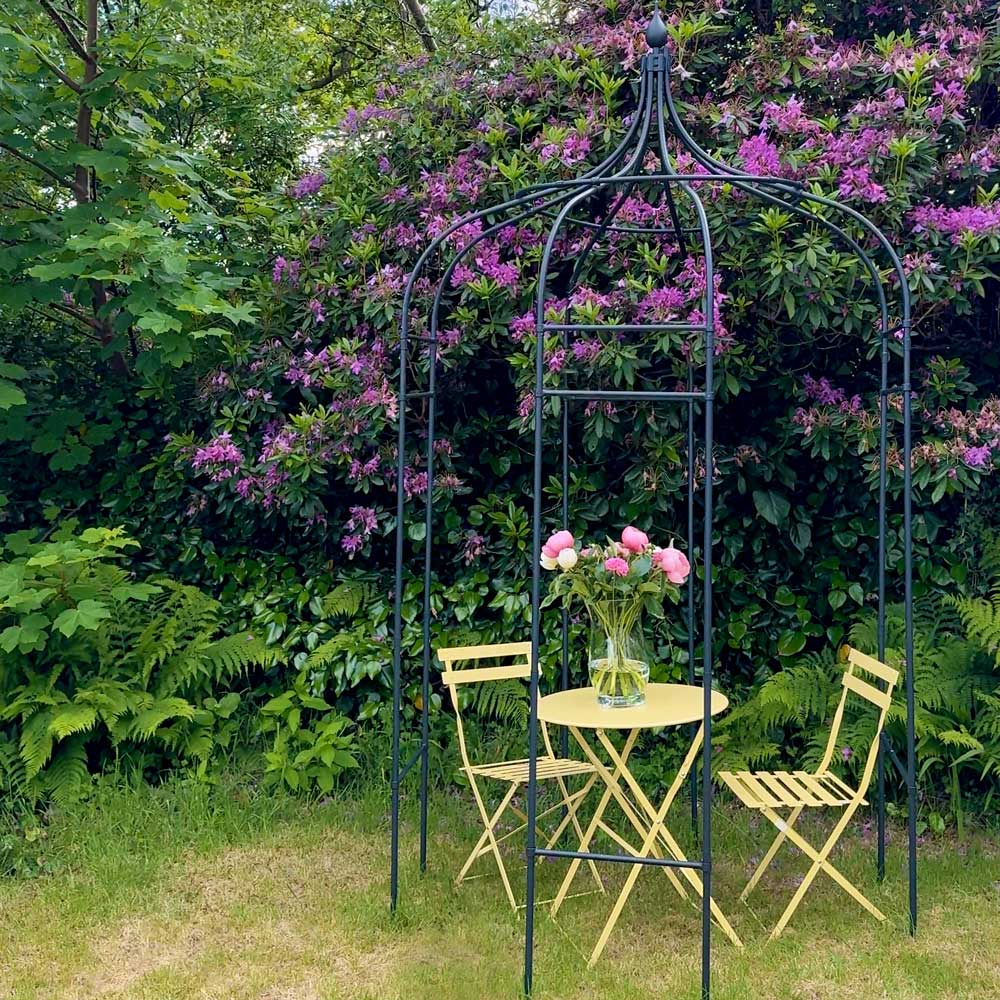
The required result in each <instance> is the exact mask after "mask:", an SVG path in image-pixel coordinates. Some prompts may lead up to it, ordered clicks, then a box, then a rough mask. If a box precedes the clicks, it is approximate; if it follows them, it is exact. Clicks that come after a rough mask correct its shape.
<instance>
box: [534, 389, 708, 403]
mask: <svg viewBox="0 0 1000 1000" xmlns="http://www.w3.org/2000/svg"><path fill="white" fill-rule="evenodd" d="M542 395H543V396H554V397H555V398H556V399H592V400H602V399H607V400H612V401H616V400H617V401H619V402H629V401H633V400H634V401H635V402H642V401H643V400H646V399H648V400H654V401H655V400H662V401H667V402H670V401H675V402H688V401H691V400H695V399H705V398H706V396H705V393H704V392H660V391H658V390H653V389H649V390H646V391H642V390H636V391H635V392H630V391H628V390H624V389H543V390H542Z"/></svg>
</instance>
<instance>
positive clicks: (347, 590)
mask: <svg viewBox="0 0 1000 1000" xmlns="http://www.w3.org/2000/svg"><path fill="white" fill-rule="evenodd" d="M370 593H371V588H370V587H369V586H368V584H366V583H362V582H361V581H360V580H345V581H344V582H343V583H338V584H337V586H336V587H334V588H333V590H331V591H330V593H329V594H327V595H326V597H324V598H323V617H324V618H354V617H355V616H356V615H357V614H358V612H359V611H360V610H361V608H362V606H363V605H364V603H365V602H366V601H367V600H368V598H369V596H370Z"/></svg>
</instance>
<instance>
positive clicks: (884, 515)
mask: <svg viewBox="0 0 1000 1000" xmlns="http://www.w3.org/2000/svg"><path fill="white" fill-rule="evenodd" d="M888 394H889V319H888V316H887V315H886V313H885V312H883V315H882V374H881V380H880V390H879V441H878V658H879V659H880V660H883V661H884V660H885V572H886V537H885V536H886V532H887V531H888V516H889V515H888V506H887V500H886V478H887V474H888V472H887V469H886V462H887V455H888V438H889V399H888ZM885 739H886V737H885V734H884V733H882V734H881V735H880V736H879V744H878V772H877V773H878V778H877V797H876V806H875V822H876V836H877V838H878V857H877V861H876V875H877V878H878V880H879V882H881V881H882V880H883V879H884V878H885V749H884V741H885Z"/></svg>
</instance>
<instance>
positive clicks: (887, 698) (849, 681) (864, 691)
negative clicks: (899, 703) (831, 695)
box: [844, 674, 892, 709]
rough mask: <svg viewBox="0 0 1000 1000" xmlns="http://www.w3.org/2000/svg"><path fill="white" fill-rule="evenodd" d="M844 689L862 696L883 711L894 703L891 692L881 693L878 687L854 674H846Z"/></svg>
mask: <svg viewBox="0 0 1000 1000" xmlns="http://www.w3.org/2000/svg"><path fill="white" fill-rule="evenodd" d="M844 687H845V688H847V689H848V690H850V691H853V692H854V693H855V694H859V695H861V697H862V698H865V699H867V700H868V701H870V702H871V703H872V704H873V705H878V707H879V708H881V709H886V708H888V707H889V705H890V704H891V703H892V694H891V692H889V691H880V690H879V689H878V688H877V687H875V686H874V685H872V684H869V683H868V681H863V680H862V679H861V678H860V677H856V676H855V675H854V674H844Z"/></svg>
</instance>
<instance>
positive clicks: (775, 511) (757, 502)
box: [753, 490, 792, 525]
mask: <svg viewBox="0 0 1000 1000" xmlns="http://www.w3.org/2000/svg"><path fill="white" fill-rule="evenodd" d="M753 503H754V506H755V507H756V508H757V513H758V514H760V516H761V517H762V518H764V520H765V521H769V522H770V523H771V524H775V525H778V524H781V523H782V522H784V521H785V519H786V518H787V517H788V514H789V512H790V511H791V509H792V507H791V504H790V503H789V502H788V501H787V500H786V499H785V498H784V497H783V496H781V494H779V493H774V492H772V491H771V490H754V491H753Z"/></svg>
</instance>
